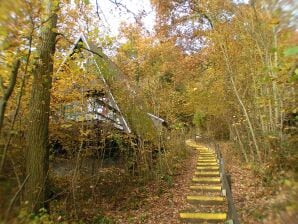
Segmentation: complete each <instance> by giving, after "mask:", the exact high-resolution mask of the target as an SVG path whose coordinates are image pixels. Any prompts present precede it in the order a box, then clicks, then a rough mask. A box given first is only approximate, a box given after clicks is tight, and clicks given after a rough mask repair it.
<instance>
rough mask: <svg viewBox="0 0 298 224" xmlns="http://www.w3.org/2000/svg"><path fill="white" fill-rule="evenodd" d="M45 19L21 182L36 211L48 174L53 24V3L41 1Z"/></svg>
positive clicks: (53, 41)
mask: <svg viewBox="0 0 298 224" xmlns="http://www.w3.org/2000/svg"><path fill="white" fill-rule="evenodd" d="M43 4H44V6H45V18H44V19H45V23H44V24H43V26H42V27H41V35H40V40H41V43H40V45H39V48H38V49H37V50H38V56H39V60H38V63H37V65H36V67H35V69H34V71H33V83H32V91H31V99H30V107H29V126H28V136H27V137H28V149H27V153H26V173H27V176H29V179H28V181H27V183H26V186H25V200H26V201H27V202H28V206H29V207H28V208H29V210H31V211H33V212H38V210H39V209H40V208H43V207H45V201H46V199H47V197H46V182H47V176H48V160H49V149H48V126H49V114H50V90H51V85H52V74H53V56H54V53H55V42H56V33H55V32H54V29H55V28H56V24H57V14H56V9H57V5H56V4H57V3H55V1H53V0H50V1H46V0H44V1H43Z"/></svg>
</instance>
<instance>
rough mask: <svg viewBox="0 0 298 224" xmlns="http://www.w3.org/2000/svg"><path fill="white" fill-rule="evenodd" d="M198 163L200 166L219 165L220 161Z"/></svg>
mask: <svg viewBox="0 0 298 224" xmlns="http://www.w3.org/2000/svg"><path fill="white" fill-rule="evenodd" d="M197 165H199V166H216V165H218V163H216V162H213V163H201V162H198V163H197Z"/></svg>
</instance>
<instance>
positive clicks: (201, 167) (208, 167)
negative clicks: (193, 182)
mask: <svg viewBox="0 0 298 224" xmlns="http://www.w3.org/2000/svg"><path fill="white" fill-rule="evenodd" d="M197 170H199V171H200V170H205V171H206V170H213V171H214V170H219V166H197Z"/></svg>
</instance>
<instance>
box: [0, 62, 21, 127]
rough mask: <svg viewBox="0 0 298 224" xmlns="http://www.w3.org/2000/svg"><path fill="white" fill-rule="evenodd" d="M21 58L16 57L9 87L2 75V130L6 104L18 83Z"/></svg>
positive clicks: (0, 102) (0, 116)
mask: <svg viewBox="0 0 298 224" xmlns="http://www.w3.org/2000/svg"><path fill="white" fill-rule="evenodd" d="M20 64H21V63H20V60H19V59H16V60H15V61H14V63H13V65H12V70H11V73H10V81H9V85H8V87H7V89H5V87H4V86H3V82H2V78H1V77H0V88H1V90H2V93H3V96H2V98H1V99H0V132H1V129H2V126H3V121H4V113H5V109H6V104H7V101H8V99H9V98H10V96H11V94H12V91H13V89H14V86H15V85H16V81H17V75H18V71H19V67H20Z"/></svg>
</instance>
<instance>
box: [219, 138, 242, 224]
mask: <svg viewBox="0 0 298 224" xmlns="http://www.w3.org/2000/svg"><path fill="white" fill-rule="evenodd" d="M214 148H215V152H216V154H217V156H218V159H219V161H220V171H221V172H220V173H221V178H222V188H223V193H225V194H226V195H225V196H226V198H227V200H228V218H229V219H232V220H233V224H240V222H239V219H238V214H237V210H236V207H235V205H234V201H233V196H232V186H231V183H229V180H228V177H227V174H226V173H225V169H224V159H223V157H222V154H221V152H220V149H219V145H218V144H216V143H215V147H214Z"/></svg>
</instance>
